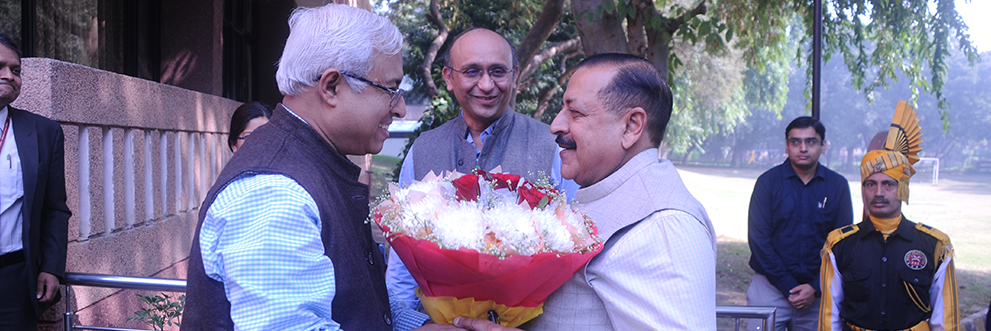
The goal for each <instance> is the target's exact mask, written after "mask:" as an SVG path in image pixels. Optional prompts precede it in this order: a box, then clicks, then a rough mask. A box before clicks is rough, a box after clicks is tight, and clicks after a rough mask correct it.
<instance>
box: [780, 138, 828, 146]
mask: <svg viewBox="0 0 991 331" xmlns="http://www.w3.org/2000/svg"><path fill="white" fill-rule="evenodd" d="M821 141H822V140H820V139H819V138H805V139H802V138H789V139H788V145H792V146H794V147H798V146H802V143H803V142H804V143H805V144H806V145H809V146H812V145H818V144H819V142H821Z"/></svg>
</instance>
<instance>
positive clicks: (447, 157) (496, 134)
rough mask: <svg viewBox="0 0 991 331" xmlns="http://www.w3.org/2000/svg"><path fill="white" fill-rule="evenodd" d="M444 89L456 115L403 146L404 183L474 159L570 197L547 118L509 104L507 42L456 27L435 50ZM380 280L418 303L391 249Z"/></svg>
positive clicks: (514, 62)
mask: <svg viewBox="0 0 991 331" xmlns="http://www.w3.org/2000/svg"><path fill="white" fill-rule="evenodd" d="M443 61H444V68H443V69H442V70H441V72H442V75H443V76H444V82H445V83H446V84H447V90H448V91H451V92H453V94H454V97H455V98H456V99H457V100H458V104H459V105H461V114H460V116H458V117H456V118H454V119H452V120H450V121H448V122H447V123H444V124H443V125H441V126H440V127H438V128H435V129H432V130H430V131H427V132H424V133H423V134H422V135H420V137H419V138H417V139H416V141H414V142H413V146H411V147H410V150H409V152H408V154H407V155H406V159H405V160H404V161H403V165H402V168H401V169H400V172H399V185H403V186H406V185H409V184H410V183H412V182H413V180H420V179H423V177H424V176H426V175H427V173H429V172H431V171H433V172H434V173H435V174H438V175H439V174H442V173H443V172H444V171H455V170H456V171H458V172H461V173H469V172H471V171H472V169H475V168H476V167H478V168H482V170H485V171H489V170H492V169H493V168H495V167H496V166H502V171H503V172H505V173H512V174H517V175H521V176H523V177H524V178H526V179H527V180H529V181H536V179H538V176H539V174H543V175H545V176H548V177H550V180H551V182H552V183H554V184H555V186H556V187H557V188H558V189H559V190H561V191H563V192H565V193H566V194H567V196H568V199H569V200H572V199H574V196H575V194H574V193H575V190H577V189H578V185H576V184H575V182H574V181H571V180H565V179H564V178H562V177H561V158H560V157H559V154H558V152H559V151H560V149H559V148H558V146H557V144H555V143H554V135H553V134H551V133H550V129H549V127H548V126H547V124H544V123H541V122H540V121H537V120H535V119H533V118H530V117H529V116H526V115H523V114H520V113H517V112H515V111H513V109H512V106H511V104H512V99H513V97H514V96H515V91H516V78H517V76H518V74H519V71H520V68H519V60H518V59H517V58H516V50H515V49H514V48H513V45H512V44H510V43H509V41H508V40H506V38H505V37H503V36H502V35H500V34H498V33H496V32H494V31H492V30H488V29H483V28H473V29H469V30H468V31H465V32H462V33H461V34H459V35H458V36H457V37H455V38H454V41H453V42H452V43H451V48H450V49H448V51H447V52H446V53H445V54H444V56H443ZM386 275H387V276H386V282H388V283H389V285H390V286H392V287H393V289H395V290H396V293H397V295H399V296H400V297H401V298H402V299H403V300H405V301H406V302H407V304H408V305H410V306H411V307H417V306H419V304H420V300H419V298H417V297H416V294H415V293H414V292H413V291H414V290H415V289H416V287H417V284H416V282H415V281H414V280H413V276H412V275H410V273H409V270H408V269H406V266H405V265H404V264H403V262H402V260H400V259H399V255H397V254H396V253H395V252H391V253H390V254H389V268H388V271H387V274H386Z"/></svg>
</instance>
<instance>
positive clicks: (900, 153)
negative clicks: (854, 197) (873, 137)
mask: <svg viewBox="0 0 991 331" xmlns="http://www.w3.org/2000/svg"><path fill="white" fill-rule="evenodd" d="M917 117H918V114H917V113H916V112H915V110H914V109H912V106H910V105H908V103H906V102H905V101H898V106H897V107H896V108H895V117H894V119H893V120H892V121H891V127H890V128H889V129H888V139H887V140H885V143H884V149H879V150H873V151H869V152H867V154H864V159H863V160H862V161H861V162H860V182H861V183H863V182H864V181H865V180H867V177H870V176H871V175H873V174H876V173H878V172H882V173H884V174H886V175H888V176H891V178H894V179H895V180H897V181H898V200H901V201H905V203H908V183H909V179H911V178H912V175H915V167H913V166H912V165H913V164H915V163H916V162H919V155H918V154H919V152H920V151H922V147H921V146H919V144H920V143H922V139H919V138H920V137H921V136H922V133H920V132H919V130H920V129H921V127H919V119H918V118H917Z"/></svg>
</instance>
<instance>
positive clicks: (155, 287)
mask: <svg viewBox="0 0 991 331" xmlns="http://www.w3.org/2000/svg"><path fill="white" fill-rule="evenodd" d="M70 286H91V287H108V288H121V289H129V290H145V291H166V292H186V280H185V279H171V278H151V277H134V276H118V275H101V274H84V273H74V272H67V273H65V320H64V321H63V324H64V325H65V331H73V330H101V331H145V330H143V329H125V328H112V327H103V326H92V325H77V324H75V322H73V321H72V316H73V315H75V313H74V312H73V311H72V309H71V308H70V307H69V302H70V301H71V300H69V295H70V292H69V287H70Z"/></svg>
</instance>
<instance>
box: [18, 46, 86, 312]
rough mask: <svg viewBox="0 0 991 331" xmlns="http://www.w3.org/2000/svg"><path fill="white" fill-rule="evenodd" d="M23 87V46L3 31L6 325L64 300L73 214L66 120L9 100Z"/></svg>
mask: <svg viewBox="0 0 991 331" xmlns="http://www.w3.org/2000/svg"><path fill="white" fill-rule="evenodd" d="M20 92H21V51H20V50H19V49H18V48H17V46H16V45H14V44H13V42H11V40H10V38H9V37H7V36H5V35H2V34H0V127H2V132H0V330H35V329H36V328H37V326H36V325H37V323H38V317H39V316H40V315H41V313H42V312H44V311H45V308H47V307H50V306H51V305H52V304H54V303H55V302H57V301H58V294H59V282H60V280H61V279H62V277H64V276H65V255H66V245H67V242H68V227H69V224H68V220H69V216H71V215H72V212H70V211H69V207H68V206H67V205H66V193H65V146H64V143H65V136H64V135H63V133H62V126H60V125H59V124H58V123H56V122H55V121H52V120H50V119H47V118H44V117H42V116H39V115H36V114H32V113H30V112H27V111H24V110H20V109H17V108H14V107H12V106H10V103H11V102H14V100H15V99H17V97H18V96H19V95H20ZM4 166H6V167H4Z"/></svg>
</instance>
